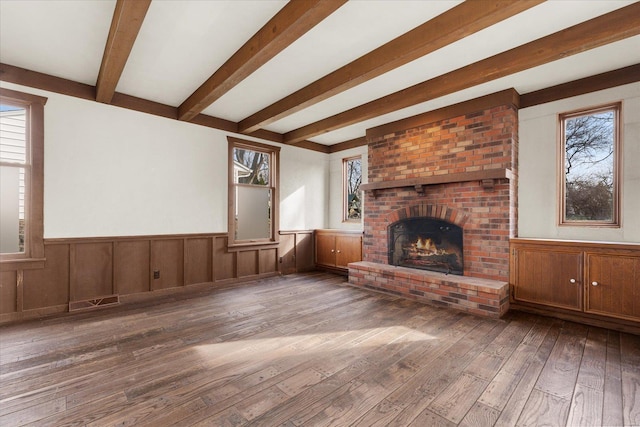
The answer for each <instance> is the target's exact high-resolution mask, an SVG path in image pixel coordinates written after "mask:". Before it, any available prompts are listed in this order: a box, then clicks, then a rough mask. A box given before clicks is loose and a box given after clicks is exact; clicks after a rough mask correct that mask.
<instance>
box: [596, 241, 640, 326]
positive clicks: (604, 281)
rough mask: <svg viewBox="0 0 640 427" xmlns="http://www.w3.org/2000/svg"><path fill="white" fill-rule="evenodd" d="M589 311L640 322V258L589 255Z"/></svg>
mask: <svg viewBox="0 0 640 427" xmlns="http://www.w3.org/2000/svg"><path fill="white" fill-rule="evenodd" d="M586 290H587V298H586V305H587V306H586V307H585V311H586V312H588V313H597V314H606V315H608V316H615V317H619V318H624V319H631V320H640V257H633V256H620V255H611V254H609V255H607V254H593V253H591V254H587V283H586Z"/></svg>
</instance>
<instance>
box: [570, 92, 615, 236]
mask: <svg viewBox="0 0 640 427" xmlns="http://www.w3.org/2000/svg"><path fill="white" fill-rule="evenodd" d="M620 109H621V105H620V104H615V105H607V106H603V107H599V108H594V109H590V110H586V111H585V110H583V111H578V112H572V113H566V114H562V115H561V116H560V128H561V144H560V146H561V150H560V159H561V160H560V161H561V164H560V167H561V171H562V172H561V173H560V180H561V191H560V193H561V209H560V224H561V225H588V226H610V227H617V226H619V225H620V218H619V211H620V210H619V205H620V179H619V176H620V175H619V174H620V166H619V159H620V154H619V153H620Z"/></svg>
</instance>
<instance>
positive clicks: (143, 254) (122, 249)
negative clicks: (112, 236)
mask: <svg viewBox="0 0 640 427" xmlns="http://www.w3.org/2000/svg"><path fill="white" fill-rule="evenodd" d="M150 245H151V242H150V241H149V240H135V241H121V242H115V243H114V265H115V267H114V274H115V286H114V287H115V291H116V293H117V294H120V295H128V294H136V293H140V292H148V291H150V290H151V287H150V284H151V276H150V273H149V265H150V262H151V249H150V247H151V246H150Z"/></svg>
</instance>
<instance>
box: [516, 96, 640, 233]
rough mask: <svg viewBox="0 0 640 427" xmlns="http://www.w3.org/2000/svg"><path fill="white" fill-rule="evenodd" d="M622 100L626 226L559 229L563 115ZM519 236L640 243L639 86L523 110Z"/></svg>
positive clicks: (623, 220)
mask: <svg viewBox="0 0 640 427" xmlns="http://www.w3.org/2000/svg"><path fill="white" fill-rule="evenodd" d="M620 100H622V102H623V104H622V116H623V117H622V119H623V129H622V139H623V140H622V150H623V151H622V175H623V180H622V227H620V228H598V227H566V226H564V227H560V226H558V219H557V218H558V214H557V212H558V209H559V208H558V203H559V196H558V187H559V186H558V184H557V179H558V178H557V162H558V158H557V156H558V149H557V132H558V114H559V113H563V112H568V111H573V110H577V109H582V108H587V107H591V106H598V105H602V104H606V103H610V102H616V101H620ZM519 117H520V123H519V125H520V131H519V136H520V138H519V141H520V151H519V154H520V155H519V159H520V168H519V171H520V180H519V188H518V199H519V200H518V203H519V209H518V234H519V237H530V238H549V239H567V240H595V241H612V242H640V83H634V84H629V85H625V86H620V87H617V88H613V89H608V90H603V91H599V92H594V93H591V94H586V95H581V96H577V97H573V98H568V99H564V100H560V101H556V102H550V103H547V104H543V105H538V106H535V107H530V108H526V109H521V110H520V111H519Z"/></svg>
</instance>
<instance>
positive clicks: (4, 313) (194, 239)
mask: <svg viewBox="0 0 640 427" xmlns="http://www.w3.org/2000/svg"><path fill="white" fill-rule="evenodd" d="M44 247H45V257H46V261H45V263H44V264H45V265H44V268H39V269H37V268H34V269H26V268H25V269H16V268H14V269H9V268H7V267H3V268H2V271H1V272H0V301H1V302H0V323H5V322H10V321H15V320H21V319H28V318H34V317H40V316H45V315H48V314H53V313H61V312H66V311H68V310H69V307H72V308H73V307H76V306H80V307H83V306H91V307H93V306H96V305H98V304H93V303H92V302H94V303H95V302H96V301H98V300H102V299H105V298H109V299H105V301H117V300H118V299H120V300H124V301H126V300H132V299H141V298H147V297H154V296H156V295H158V294H160V293H166V292H179V291H181V290H184V289H185V288H187V287H189V286H191V285H196V284H205V286H211V285H216V284H227V283H234V282H241V281H247V280H253V279H258V278H263V277H268V276H272V275H277V274H290V273H295V272H301V271H308V270H312V269H313V268H314V259H313V231H311V230H309V231H306V230H304V231H283V232H281V233H280V242H279V243H278V244H276V245H270V246H247V247H242V248H233V250H229V248H228V245H227V234H226V233H210V234H184V235H159V236H134V237H129V236H127V237H98V238H60V239H45V242H44ZM115 296H118V297H119V298H114V297H115ZM82 302H87V304H81V303H82Z"/></svg>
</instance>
